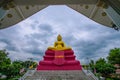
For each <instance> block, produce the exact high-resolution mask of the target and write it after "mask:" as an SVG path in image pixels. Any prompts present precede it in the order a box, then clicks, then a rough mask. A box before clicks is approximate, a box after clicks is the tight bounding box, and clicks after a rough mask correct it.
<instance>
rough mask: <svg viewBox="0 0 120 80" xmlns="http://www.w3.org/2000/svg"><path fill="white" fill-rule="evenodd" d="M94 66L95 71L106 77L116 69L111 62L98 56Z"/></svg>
mask: <svg viewBox="0 0 120 80" xmlns="http://www.w3.org/2000/svg"><path fill="white" fill-rule="evenodd" d="M95 68H96V71H97V73H101V74H102V76H104V77H108V76H109V75H110V74H111V73H115V69H116V68H115V67H114V66H113V65H112V64H110V63H107V62H106V61H105V59H104V58H100V59H99V60H97V61H96V65H95Z"/></svg>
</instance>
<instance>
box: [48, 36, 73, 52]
mask: <svg viewBox="0 0 120 80" xmlns="http://www.w3.org/2000/svg"><path fill="white" fill-rule="evenodd" d="M69 49H71V48H70V47H66V46H65V43H64V42H63V41H62V36H61V35H58V36H57V41H56V42H55V43H54V47H48V50H69Z"/></svg>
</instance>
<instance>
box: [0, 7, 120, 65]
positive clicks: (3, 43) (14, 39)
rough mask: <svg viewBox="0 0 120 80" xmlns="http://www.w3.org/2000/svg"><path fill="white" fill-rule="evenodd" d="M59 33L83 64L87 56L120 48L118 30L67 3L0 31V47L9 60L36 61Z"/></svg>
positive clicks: (94, 55) (102, 53)
mask: <svg viewBox="0 0 120 80" xmlns="http://www.w3.org/2000/svg"><path fill="white" fill-rule="evenodd" d="M58 34H61V35H62V37H63V41H64V42H65V43H66V45H68V46H71V47H72V48H73V50H74V52H75V55H76V58H77V59H78V60H80V61H81V63H82V64H85V63H86V62H87V58H88V59H93V60H97V59H98V58H100V57H103V58H105V57H106V56H108V53H109V50H110V49H112V48H115V47H116V48H117V47H120V31H116V30H114V29H112V28H109V27H105V26H103V25H100V24H98V23H96V22H94V21H92V20H90V19H88V18H87V17H85V16H83V15H82V14H80V13H78V12H76V11H74V10H72V9H70V8H69V7H67V6H49V7H47V8H45V9H43V10H41V11H39V12H38V13H36V14H34V15H33V16H31V17H29V18H27V19H26V20H24V21H22V22H20V23H18V24H16V25H14V26H12V27H9V28H6V29H2V30H0V49H6V50H7V51H8V52H9V53H10V54H9V57H10V58H11V60H26V59H28V58H33V59H34V60H37V61H39V60H42V56H43V55H44V52H45V50H46V49H47V47H48V46H52V45H53V44H54V42H55V41H56V37H57V35H58Z"/></svg>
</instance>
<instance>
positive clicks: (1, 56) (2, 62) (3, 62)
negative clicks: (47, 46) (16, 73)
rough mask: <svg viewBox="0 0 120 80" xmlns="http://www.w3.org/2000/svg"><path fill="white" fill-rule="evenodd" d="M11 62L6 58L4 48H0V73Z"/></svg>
mask: <svg viewBox="0 0 120 80" xmlns="http://www.w3.org/2000/svg"><path fill="white" fill-rule="evenodd" d="M10 64H11V60H10V58H8V52H6V50H0V73H2V74H4V73H5V71H4V69H6V68H8V66H9V65H10Z"/></svg>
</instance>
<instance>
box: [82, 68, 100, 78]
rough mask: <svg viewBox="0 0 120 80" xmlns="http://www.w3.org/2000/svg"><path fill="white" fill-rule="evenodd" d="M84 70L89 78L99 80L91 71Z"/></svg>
mask: <svg viewBox="0 0 120 80" xmlns="http://www.w3.org/2000/svg"><path fill="white" fill-rule="evenodd" d="M82 70H83V72H84V73H85V74H86V75H87V76H88V77H90V76H91V77H92V78H93V79H94V80H99V79H98V78H97V77H96V76H95V75H94V74H93V73H92V72H91V71H90V70H84V69H82Z"/></svg>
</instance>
